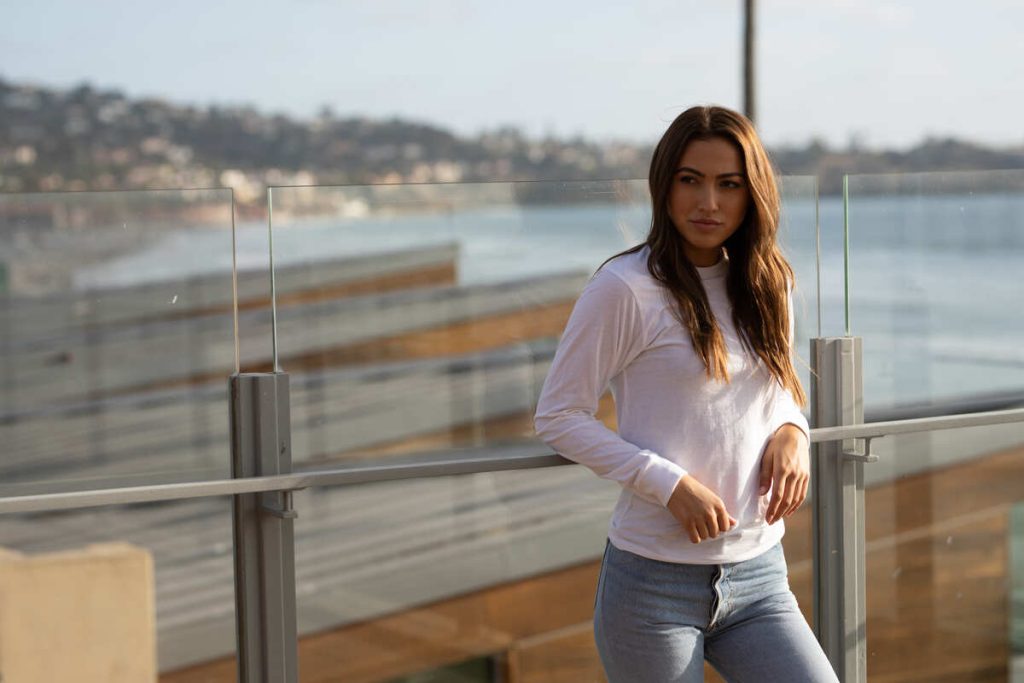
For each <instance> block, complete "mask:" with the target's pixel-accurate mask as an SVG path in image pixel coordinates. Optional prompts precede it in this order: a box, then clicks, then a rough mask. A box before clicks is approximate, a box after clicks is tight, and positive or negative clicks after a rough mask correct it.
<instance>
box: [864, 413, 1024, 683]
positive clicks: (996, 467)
mask: <svg viewBox="0 0 1024 683" xmlns="http://www.w3.org/2000/svg"><path fill="white" fill-rule="evenodd" d="M872 449H873V450H875V451H876V452H877V453H878V454H879V455H880V456H881V462H879V463H874V464H870V465H867V466H866V467H865V481H866V492H865V501H866V510H867V513H866V536H867V542H866V564H867V577H866V585H867V593H866V599H867V617H868V618H867V648H868V659H867V667H868V677H869V679H870V680H875V679H877V680H893V681H896V680H927V681H968V680H970V681H976V680H992V681H1005V680H1008V676H1009V674H1008V672H1009V670H1010V668H1011V660H1012V657H1013V648H1012V641H1011V638H1010V628H1011V627H1012V624H1013V623H1014V622H1013V621H1012V617H1013V615H1014V612H1015V609H1014V605H1015V602H1014V590H1013V588H1014V586H1015V585H1017V586H1019V584H1020V578H1019V574H1016V573H1015V572H1016V571H1018V570H1019V565H1018V564H1016V560H1019V556H1018V557H1017V558H1016V560H1015V557H1014V552H1013V548H1014V545H1015V543H1016V544H1019V542H1020V541H1019V534H1020V528H1019V527H1016V528H1015V527H1014V525H1013V523H1012V522H1013V519H1012V518H1013V515H1012V511H1013V509H1014V508H1015V507H1019V506H1020V504H1021V503H1022V502H1024V426H1022V425H1020V424H1016V425H1000V426H996V427H978V428H971V429H961V430H945V431H941V432H931V433H926V434H920V435H906V436H899V437H886V438H884V439H877V440H875V441H874V442H873V444H872ZM1018 553H1019V550H1018ZM1015 567H1016V569H1015ZM1011 680H1012V679H1011Z"/></svg>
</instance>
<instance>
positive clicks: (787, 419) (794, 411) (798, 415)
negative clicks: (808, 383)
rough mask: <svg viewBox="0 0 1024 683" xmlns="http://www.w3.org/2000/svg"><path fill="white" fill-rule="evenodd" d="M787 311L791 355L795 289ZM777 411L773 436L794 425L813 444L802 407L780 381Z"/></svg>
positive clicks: (794, 323) (776, 404) (787, 305)
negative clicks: (787, 425) (782, 428)
mask: <svg viewBox="0 0 1024 683" xmlns="http://www.w3.org/2000/svg"><path fill="white" fill-rule="evenodd" d="M786 310H787V311H788V312H789V350H790V355H791V356H792V353H793V336H794V330H795V328H796V321H795V317H796V316H795V315H794V314H793V289H792V287H791V288H790V289H789V292H788V293H787V295H786ZM775 390H776V392H775V409H774V410H773V413H772V434H774V433H775V432H777V431H778V430H779V428H780V427H782V425H785V424H792V425H795V426H797V427H799V428H800V430H801V431H802V432H803V433H804V435H806V436H807V443H810V442H811V428H810V426H809V425H808V423H807V418H806V417H804V414H803V411H802V410H800V406H799V405H797V402H796V399H795V398H793V393H792V392H791V391H790V390H789V389H786V388H785V387H783V386H782V384H780V383H779V382H778V381H776V382H775Z"/></svg>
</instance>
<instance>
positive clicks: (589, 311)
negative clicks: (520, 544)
mask: <svg viewBox="0 0 1024 683" xmlns="http://www.w3.org/2000/svg"><path fill="white" fill-rule="evenodd" d="M645 345H646V334H645V331H644V324H643V319H642V316H641V310H640V306H639V304H638V303H637V300H636V296H635V295H634V293H633V291H632V290H631V289H630V287H629V285H628V284H626V282H624V281H623V280H622V279H621V278H619V276H617V275H615V274H614V273H610V272H608V271H605V270H599V271H598V272H597V274H596V275H595V276H594V278H593V279H591V281H590V282H589V283H588V284H587V286H586V287H585V288H584V289H583V293H582V294H581V295H580V298H579V299H578V300H577V302H576V305H575V306H574V307H573V311H572V314H571V315H570V316H569V321H568V323H567V324H566V326H565V332H564V333H563V334H562V338H561V340H560V341H559V344H558V349H557V350H556V351H555V358H554V360H553V361H552V363H551V368H550V370H549V371H548V374H547V377H546V379H545V381H544V387H543V389H542V390H541V394H540V398H539V399H538V402H537V412H536V415H535V416H534V426H535V428H536V431H537V435H538V436H539V437H540V438H541V439H542V440H543V441H544V442H545V443H547V444H548V445H549V446H551V447H552V448H553V449H554V450H555V451H556V452H558V453H560V454H561V455H563V456H565V457H566V458H569V459H570V460H573V461H575V462H578V463H580V464H582V465H586V466H587V467H589V468H590V469H591V470H593V471H594V473H596V474H597V475H598V476H600V477H603V478H605V479H611V480H613V481H616V482H618V483H619V484H621V485H622V486H625V487H627V488H629V489H631V490H632V491H634V492H635V493H637V494H639V495H640V496H642V497H644V498H646V499H648V500H650V501H652V502H656V503H658V504H660V505H667V504H668V500H669V498H670V497H671V496H672V492H673V490H674V489H675V486H676V484H677V483H678V482H679V480H680V479H681V478H682V477H683V476H685V475H686V470H684V469H683V468H682V467H680V466H679V465H678V464H676V463H673V462H671V461H670V460H668V459H667V458H664V457H662V456H661V455H660V454H658V453H655V452H653V451H650V450H646V449H642V448H639V447H637V446H635V445H634V444H631V443H629V442H628V441H626V440H625V439H623V438H622V437H620V436H619V435H618V434H617V433H615V432H614V431H612V430H611V429H608V428H607V427H606V426H605V425H604V424H603V423H602V422H601V421H600V420H598V419H597V417H596V416H595V414H596V412H597V408H598V402H599V401H600V398H601V395H602V394H603V393H604V391H605V389H606V387H607V385H608V382H609V381H610V380H611V379H612V378H613V377H615V376H616V375H618V374H619V373H620V372H622V370H623V369H624V368H625V367H626V366H627V365H629V363H630V362H631V361H632V360H633V359H634V358H636V357H637V356H638V355H639V354H640V353H641V352H642V351H643V350H644V347H645Z"/></svg>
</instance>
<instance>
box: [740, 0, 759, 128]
mask: <svg viewBox="0 0 1024 683" xmlns="http://www.w3.org/2000/svg"><path fill="white" fill-rule="evenodd" d="M743 6H744V14H743V113H744V114H745V115H746V117H747V118H748V119H750V120H751V121H754V120H755V119H756V118H757V102H755V95H756V88H755V87H754V86H755V73H754V62H755V59H754V49H755V47H756V45H757V41H756V39H755V38H756V30H757V25H756V19H757V17H756V16H755V15H756V14H757V7H756V5H755V3H754V0H744V3H743Z"/></svg>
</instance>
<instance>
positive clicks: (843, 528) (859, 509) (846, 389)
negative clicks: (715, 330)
mask: <svg viewBox="0 0 1024 683" xmlns="http://www.w3.org/2000/svg"><path fill="white" fill-rule="evenodd" d="M861 359H862V344H861V339H860V337H836V338H819V339H812V340H811V364H812V365H811V370H812V373H811V396H812V401H813V403H812V415H811V418H812V426H813V427H835V426H840V425H852V424H860V423H862V422H863V421H864V391H863V381H862V367H863V366H862V360H861ZM857 441H858V440H857V439H847V440H845V441H831V442H824V443H816V444H814V449H813V457H812V458H811V483H812V485H813V487H814V497H813V501H814V507H813V534H814V539H813V547H814V555H813V556H814V632H815V635H816V636H817V637H818V642H820V643H821V646H822V648H824V650H825V654H826V655H828V658H829V661H830V662H831V663H832V667H833V668H834V669H835V670H836V674H837V675H838V676H839V680H840V681H842V682H843V683H865V682H866V681H867V642H866V630H865V622H866V616H867V615H866V612H867V604H866V601H865V598H864V579H865V558H864V462H863V461H862V460H857V459H855V458H852V457H849V456H844V455H843V454H844V453H847V454H850V453H854V452H856V451H857V448H856V447H855V446H856V442H857Z"/></svg>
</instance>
